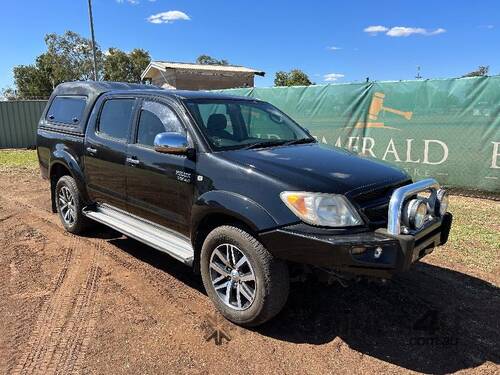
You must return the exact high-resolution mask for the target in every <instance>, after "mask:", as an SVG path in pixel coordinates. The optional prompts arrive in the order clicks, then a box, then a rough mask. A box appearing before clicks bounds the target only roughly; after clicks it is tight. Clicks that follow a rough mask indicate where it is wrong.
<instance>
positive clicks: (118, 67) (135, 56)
mask: <svg viewBox="0 0 500 375" xmlns="http://www.w3.org/2000/svg"><path fill="white" fill-rule="evenodd" d="M150 61H151V57H150V56H149V53H148V52H147V51H144V50H142V49H134V50H133V51H132V52H130V53H126V52H123V51H121V50H119V49H118V48H110V49H109V50H108V53H107V54H106V58H105V59H104V80H106V81H119V82H140V81H141V73H142V72H143V71H144V69H146V67H147V66H148V64H149V62H150Z"/></svg>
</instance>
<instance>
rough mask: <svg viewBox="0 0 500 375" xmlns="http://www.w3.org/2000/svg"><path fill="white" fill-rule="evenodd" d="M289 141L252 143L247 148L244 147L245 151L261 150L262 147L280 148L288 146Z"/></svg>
mask: <svg viewBox="0 0 500 375" xmlns="http://www.w3.org/2000/svg"><path fill="white" fill-rule="evenodd" d="M287 142H288V141H284V140H282V139H280V140H275V141H263V142H256V143H251V144H249V145H247V146H245V147H243V149H244V150H251V149H253V148H261V147H271V146H280V145H283V144H286V143H287Z"/></svg>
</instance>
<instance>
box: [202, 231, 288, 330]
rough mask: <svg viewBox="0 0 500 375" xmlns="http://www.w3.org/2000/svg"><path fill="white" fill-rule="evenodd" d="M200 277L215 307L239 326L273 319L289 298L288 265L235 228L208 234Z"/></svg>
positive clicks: (248, 235)
mask: <svg viewBox="0 0 500 375" xmlns="http://www.w3.org/2000/svg"><path fill="white" fill-rule="evenodd" d="M201 275H202V279H203V284H204V286H205V290H206V291H207V294H208V296H209V297H210V299H211V300H212V302H213V303H214V304H215V306H216V308H217V309H218V310H219V311H220V312H221V314H222V315H224V317H226V318H227V319H228V320H230V321H232V322H234V323H236V324H239V325H242V326H257V325H260V324H262V323H264V322H266V321H268V320H269V319H271V318H273V317H274V316H275V315H276V314H278V313H279V312H280V311H281V309H282V308H283V306H284V305H285V303H286V300H287V298H288V291H289V276H288V266H287V264H286V263H285V262H283V261H281V260H278V259H276V258H274V257H273V256H272V255H271V254H270V253H269V252H268V251H267V250H266V249H265V248H264V246H263V245H262V244H261V243H260V242H259V241H258V240H257V239H256V238H255V237H253V236H252V235H251V234H249V233H248V232H247V231H245V230H243V229H241V228H237V227H234V226H221V227H218V228H216V229H214V230H213V231H212V232H210V233H209V235H208V236H207V238H206V239H205V242H204V243H203V247H202V250H201Z"/></svg>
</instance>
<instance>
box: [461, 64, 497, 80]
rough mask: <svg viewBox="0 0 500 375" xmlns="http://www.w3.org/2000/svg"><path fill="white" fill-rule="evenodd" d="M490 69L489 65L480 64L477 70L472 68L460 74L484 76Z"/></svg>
mask: <svg viewBox="0 0 500 375" xmlns="http://www.w3.org/2000/svg"><path fill="white" fill-rule="evenodd" d="M489 70H490V67H489V66H483V65H480V66H479V67H478V68H477V70H473V71H472V72H469V73H467V74H464V75H463V76H462V78H463V77H483V76H486V75H488V72H489Z"/></svg>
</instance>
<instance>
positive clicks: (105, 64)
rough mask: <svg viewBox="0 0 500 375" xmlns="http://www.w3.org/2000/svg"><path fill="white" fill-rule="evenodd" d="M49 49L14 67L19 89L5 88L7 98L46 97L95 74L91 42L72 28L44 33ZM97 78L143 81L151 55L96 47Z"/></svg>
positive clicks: (144, 52)
mask: <svg viewBox="0 0 500 375" xmlns="http://www.w3.org/2000/svg"><path fill="white" fill-rule="evenodd" d="M45 44H46V46H47V50H46V51H45V52H44V53H42V54H41V55H40V56H38V57H37V58H36V60H35V62H34V63H33V64H31V65H18V66H16V67H14V81H15V87H16V89H15V90H13V89H5V90H4V94H3V95H4V96H5V97H6V98H7V99H14V98H15V99H30V98H47V97H48V96H49V95H50V94H51V93H52V91H53V90H54V88H55V87H56V86H57V85H58V84H60V83H62V82H68V81H86V80H91V79H93V77H94V62H93V54H92V43H91V41H90V39H87V38H84V37H82V36H80V35H79V34H77V33H75V32H73V31H66V32H65V33H64V34H62V35H57V34H47V35H46V36H45ZM96 56H97V67H98V72H97V76H98V78H104V79H106V80H113V81H122V82H140V80H141V73H142V71H143V70H144V69H145V68H146V67H147V65H148V64H149V62H150V61H151V58H150V56H149V53H148V52H147V51H144V50H142V49H134V50H133V51H132V52H130V53H128V54H127V53H125V52H123V51H120V50H119V49H117V48H110V53H109V55H108V56H104V55H103V53H102V52H101V49H100V48H99V46H96Z"/></svg>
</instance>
